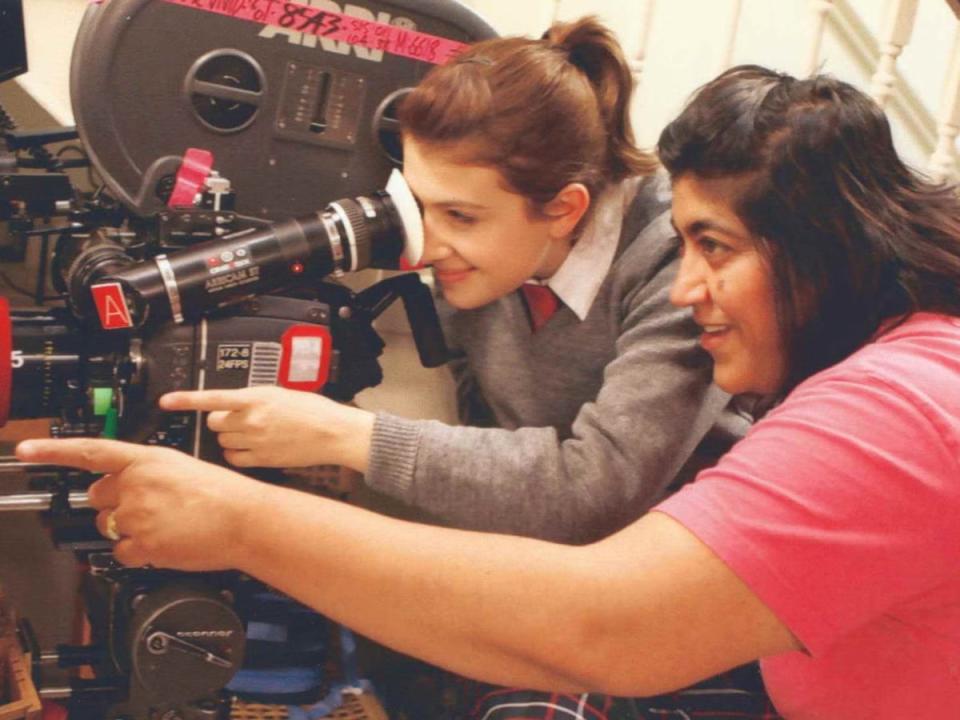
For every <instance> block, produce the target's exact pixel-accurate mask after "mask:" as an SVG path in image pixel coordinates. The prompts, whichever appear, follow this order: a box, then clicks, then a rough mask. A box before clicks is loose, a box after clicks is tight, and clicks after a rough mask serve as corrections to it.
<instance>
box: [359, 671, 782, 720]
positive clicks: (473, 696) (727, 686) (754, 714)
mask: <svg viewBox="0 0 960 720" xmlns="http://www.w3.org/2000/svg"><path fill="white" fill-rule="evenodd" d="M402 665H403V666H404V667H403V670H400V671H399V672H398V673H397V674H396V675H394V677H393V678H392V682H391V681H389V680H387V678H385V677H381V678H380V679H381V681H386V682H385V683H384V685H381V684H379V683H375V684H376V686H377V689H378V691H386V692H385V700H386V705H387V711H388V714H389V716H390V718H391V719H392V720H782V718H781V716H780V715H779V714H778V713H777V711H776V710H775V709H774V707H773V704H772V703H771V702H770V699H769V698H768V697H767V694H766V692H765V691H764V688H763V681H762V679H761V678H760V673H759V670H758V667H757V665H756V663H753V664H750V665H744V666H743V667H740V668H735V669H734V670H731V671H729V672H726V673H723V674H721V675H717V676H715V677H712V678H709V679H707V680H704V681H703V682H700V683H697V684H696V685H693V686H691V687H688V688H685V689H683V690H678V691H676V692H673V693H667V694H665V695H659V696H657V697H650V698H617V697H611V696H609V695H601V694H596V693H589V694H566V693H545V692H539V691H533V690H522V689H518V688H503V687H495V686H492V685H486V684H482V683H476V682H473V681H471V680H467V679H465V678H462V677H458V676H456V675H453V674H451V673H447V672H445V671H443V670H439V669H438V668H435V667H432V666H429V665H426V664H424V663H420V662H419V661H413V662H412V663H411V662H410V660H409V659H406V662H404V663H402ZM394 669H395V670H396V666H394ZM401 678H402V679H401Z"/></svg>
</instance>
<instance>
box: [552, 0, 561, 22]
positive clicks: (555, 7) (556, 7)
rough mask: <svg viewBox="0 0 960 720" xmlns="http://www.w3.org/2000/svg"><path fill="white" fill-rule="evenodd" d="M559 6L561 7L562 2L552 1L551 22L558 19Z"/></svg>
mask: <svg viewBox="0 0 960 720" xmlns="http://www.w3.org/2000/svg"><path fill="white" fill-rule="evenodd" d="M561 5H563V0H553V22H557V21H558V20H559V19H560V6H561Z"/></svg>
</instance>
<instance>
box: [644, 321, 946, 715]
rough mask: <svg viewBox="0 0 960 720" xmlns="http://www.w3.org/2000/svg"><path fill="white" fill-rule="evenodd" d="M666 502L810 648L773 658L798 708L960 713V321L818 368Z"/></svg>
mask: <svg viewBox="0 0 960 720" xmlns="http://www.w3.org/2000/svg"><path fill="white" fill-rule="evenodd" d="M657 510H659V511H661V512H664V513H666V514H668V515H670V516H671V517H673V518H674V519H676V520H677V521H678V522H680V523H681V524H683V525H684V526H685V527H686V528H687V529H689V530H690V531H691V532H693V533H694V534H695V535H696V536H698V537H699V538H700V540H702V541H703V542H704V543H705V544H706V545H707V546H708V547H710V548H711V549H712V550H713V551H714V552H715V553H716V554H717V555H718V556H719V557H720V558H721V559H722V560H723V561H724V562H725V563H726V564H727V565H728V566H729V567H730V568H731V569H732V570H733V571H734V572H735V573H736V574H737V575H738V576H739V577H740V578H741V579H742V580H743V581H744V582H746V583H747V585H748V586H749V587H750V588H751V589H752V590H753V591H754V592H755V593H756V595H757V596H758V597H759V598H760V599H761V600H762V601H763V602H764V603H765V604H766V605H767V606H768V607H769V608H770V609H771V610H772V611H773V612H774V613H775V614H776V615H777V616H778V617H779V618H780V619H781V620H782V621H783V622H784V624H785V625H786V626H787V627H788V628H789V629H790V630H791V631H792V632H793V634H794V635H795V636H796V637H797V638H798V639H799V641H800V642H801V643H802V644H803V646H804V648H805V649H806V652H796V653H787V654H784V655H780V656H777V657H774V658H767V659H765V660H763V661H762V670H763V676H764V681H765V683H766V686H767V689H768V692H769V693H770V696H771V698H772V700H773V701H774V703H775V705H776V706H777V709H778V710H779V711H780V712H781V713H782V714H783V715H784V716H785V717H787V718H791V719H793V718H798V719H803V718H820V719H823V718H843V720H854V719H856V718H871V720H882V719H883V718H897V719H898V720H902V718H905V717H917V718H920V717H924V718H926V717H956V716H957V715H956V713H958V712H960V710H958V708H960V319H958V318H950V317H944V316H940V315H933V314H925V313H924V314H917V315H914V316H913V317H911V318H910V319H909V320H908V321H907V322H905V323H903V324H902V325H900V326H898V327H896V328H894V329H893V330H891V331H889V332H888V333H886V334H884V335H883V336H881V337H880V338H879V339H878V340H877V341H875V342H873V343H870V344H869V345H867V346H865V347H864V348H862V349H861V350H860V351H858V352H857V353H855V354H854V355H852V356H851V357H850V358H848V359H847V360H845V361H844V362H842V363H840V364H839V365H837V366H835V367H833V368H830V369H828V370H826V371H824V372H821V373H819V374H818V375H816V376H814V377H812V378H810V379H808V380H807V381H806V382H804V383H803V384H801V385H800V386H799V387H798V388H797V389H796V390H794V392H793V393H791V394H790V396H789V397H788V398H787V399H786V400H785V401H784V402H783V403H782V404H781V405H780V406H779V407H778V408H776V409H775V410H774V411H772V412H771V413H769V414H768V415H767V417H766V418H764V419H763V420H761V421H760V422H758V423H757V424H756V425H755V426H754V427H753V428H752V429H751V431H750V432H749V433H748V435H747V436H746V438H744V440H742V441H741V442H740V443H739V444H738V445H737V446H736V447H735V448H734V449H733V450H732V451H731V452H730V453H729V454H728V455H727V456H726V457H725V458H723V460H721V462H720V463H719V464H718V465H717V466H716V467H715V468H712V469H710V470H707V471H704V472H703V473H701V474H700V475H699V476H698V478H697V480H696V482H694V483H693V484H691V485H688V486H687V487H685V488H684V489H682V490H681V491H680V492H678V493H677V494H676V495H674V496H672V497H670V498H668V499H667V500H666V501H664V502H663V503H662V504H661V505H660V506H659V507H658V508H657Z"/></svg>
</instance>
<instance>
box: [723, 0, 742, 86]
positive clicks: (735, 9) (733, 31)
mask: <svg viewBox="0 0 960 720" xmlns="http://www.w3.org/2000/svg"><path fill="white" fill-rule="evenodd" d="M741 10H743V0H731V2H730V15H729V16H728V19H727V32H726V38H727V44H726V47H725V48H724V50H723V53H722V54H721V55H720V67H719V68H717V72H718V73H720V72H723V71H724V70H726V69H727V68H728V67H730V65H731V64H732V63H733V48H734V46H736V44H737V31H738V30H739V29H740V12H741Z"/></svg>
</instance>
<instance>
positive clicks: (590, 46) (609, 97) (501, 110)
mask: <svg viewBox="0 0 960 720" xmlns="http://www.w3.org/2000/svg"><path fill="white" fill-rule="evenodd" d="M632 91H633V78H632V76H631V73H630V68H629V66H628V65H627V61H626V59H625V57H624V53H623V50H622V49H621V47H620V45H619V44H618V43H617V41H616V38H615V37H614V35H613V33H612V32H611V31H610V30H609V29H607V28H606V27H605V26H604V25H602V24H601V23H600V22H599V21H598V20H597V19H596V18H595V17H592V16H591V17H585V18H583V19H581V20H577V21H575V22H569V23H556V24H554V25H553V26H552V27H551V28H550V29H549V30H548V31H547V32H546V33H545V34H544V35H543V37H542V38H540V39H529V38H523V37H506V38H495V39H492V40H486V41H483V42H480V43H477V44H475V45H473V46H471V47H470V48H468V49H467V50H466V51H464V52H463V53H462V54H460V55H459V56H457V57H456V58H454V59H453V60H451V61H450V62H448V63H447V64H445V65H441V66H438V67H436V68H434V69H433V70H431V72H430V73H429V74H428V75H427V76H426V78H424V80H423V81H422V82H421V83H420V84H419V85H418V86H417V87H416V88H415V89H414V90H413V91H412V92H411V93H410V94H409V95H407V97H406V98H405V99H404V101H403V103H402V104H401V107H400V110H399V120H400V123H401V126H402V128H403V132H404V133H405V134H406V135H408V136H411V137H413V138H415V139H417V140H418V141H420V142H426V143H436V144H448V143H455V144H456V146H457V147H456V148H454V152H457V153H460V158H461V159H462V161H463V162H469V163H475V164H478V165H486V166H489V167H494V168H496V169H497V170H499V171H500V172H501V174H502V175H503V176H504V178H505V179H506V181H507V183H508V184H509V185H510V188H511V189H512V190H514V191H515V192H518V193H520V194H521V195H524V196H526V197H527V198H529V199H530V201H531V202H532V204H533V206H534V208H536V209H539V208H541V207H542V206H543V205H545V204H546V203H547V202H549V201H550V200H551V199H553V197H554V196H555V195H556V194H557V193H558V192H559V191H560V190H561V189H562V188H563V187H565V186H566V185H568V184H569V183H574V182H579V183H583V184H584V185H585V186H586V187H587V189H588V190H589V191H590V194H591V196H592V197H596V194H597V193H599V192H600V191H601V190H602V189H603V188H604V187H605V186H606V185H607V184H608V183H613V182H618V181H620V180H622V179H624V178H626V177H629V176H632V175H648V174H650V173H652V172H653V171H654V170H655V169H656V167H657V161H656V158H655V156H654V155H653V154H652V153H647V152H644V151H642V150H640V149H639V148H637V146H636V143H635V141H634V137H633V130H632V128H631V124H630V113H629V107H630V95H631V93H632Z"/></svg>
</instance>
